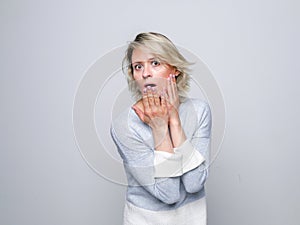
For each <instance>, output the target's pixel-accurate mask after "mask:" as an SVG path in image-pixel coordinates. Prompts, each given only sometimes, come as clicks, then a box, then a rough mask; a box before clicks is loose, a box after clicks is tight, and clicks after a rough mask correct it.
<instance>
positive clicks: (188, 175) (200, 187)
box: [111, 99, 211, 211]
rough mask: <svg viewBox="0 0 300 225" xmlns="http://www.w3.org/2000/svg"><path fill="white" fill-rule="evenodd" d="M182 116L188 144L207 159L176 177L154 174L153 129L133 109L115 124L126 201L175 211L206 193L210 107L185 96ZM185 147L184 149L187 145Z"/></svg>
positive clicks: (113, 131) (149, 208) (114, 134)
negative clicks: (125, 186) (124, 174)
mask: <svg viewBox="0 0 300 225" xmlns="http://www.w3.org/2000/svg"><path fill="white" fill-rule="evenodd" d="M179 115H180V120H181V123H182V127H183V129H184V132H185V135H186V137H187V142H188V143H186V144H185V145H187V146H188V145H190V146H192V148H194V149H195V151H198V152H199V153H200V154H201V156H203V157H204V159H205V161H203V162H202V161H201V164H200V165H197V167H195V168H192V169H190V170H189V171H185V172H184V173H183V174H180V175H175V176H174V175H171V174H170V176H166V177H158V176H156V175H155V173H156V170H157V168H158V166H157V165H154V161H155V157H157V156H156V155H155V149H154V142H153V138H152V132H151V128H150V127H149V126H148V125H146V124H144V123H143V122H142V121H141V120H140V119H139V117H138V116H137V115H136V113H135V112H134V111H133V110H132V109H131V108H128V109H127V110H126V111H124V112H123V113H121V114H120V115H119V116H118V117H117V118H116V119H115V120H114V121H113V123H112V126H111V135H112V138H113V140H114V142H115V144H116V146H117V148H118V152H119V154H120V156H121V157H122V159H123V164H124V168H125V172H126V175H127V179H128V188H127V194H126V200H127V201H128V202H130V203H131V204H133V205H135V206H137V207H139V208H143V209H147V210H152V211H162V210H172V209H176V208H179V207H181V206H183V205H186V204H187V203H190V202H193V201H195V200H198V199H200V198H202V197H204V196H205V191H204V184H205V181H206V178H207V175H208V165H209V144H210V136H211V113H210V108H209V105H208V104H207V103H206V102H203V101H202V100H198V99H185V100H184V101H183V102H182V103H181V104H180V107H179ZM182 148H183V150H182V151H183V152H184V151H185V148H187V147H184V146H183V147H182ZM197 154H198V153H197ZM200 154H199V155H200ZM176 157H177V156H174V157H173V158H169V159H167V160H166V164H165V165H175V164H174V162H178V160H177V159H176ZM168 163H169V164H168ZM172 163H173V164H172Z"/></svg>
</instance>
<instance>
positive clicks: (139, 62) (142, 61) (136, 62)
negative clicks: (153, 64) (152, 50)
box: [131, 57, 156, 64]
mask: <svg viewBox="0 0 300 225" xmlns="http://www.w3.org/2000/svg"><path fill="white" fill-rule="evenodd" d="M154 59H156V58H154V57H152V58H149V59H148V60H146V61H136V62H133V63H131V64H136V63H143V62H149V61H151V60H154Z"/></svg>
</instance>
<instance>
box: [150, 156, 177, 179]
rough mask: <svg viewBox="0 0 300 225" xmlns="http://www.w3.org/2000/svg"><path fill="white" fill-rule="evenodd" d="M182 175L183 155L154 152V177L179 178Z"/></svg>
mask: <svg viewBox="0 0 300 225" xmlns="http://www.w3.org/2000/svg"><path fill="white" fill-rule="evenodd" d="M181 175H182V154H176V153H175V154H174V153H168V152H163V151H155V152H154V177H157V178H158V177H177V176H181Z"/></svg>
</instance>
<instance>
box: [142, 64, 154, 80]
mask: <svg viewBox="0 0 300 225" xmlns="http://www.w3.org/2000/svg"><path fill="white" fill-rule="evenodd" d="M148 77H152V73H151V69H150V68H149V66H148V65H145V66H144V70H143V78H148Z"/></svg>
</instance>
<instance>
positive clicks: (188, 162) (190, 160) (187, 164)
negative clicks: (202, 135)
mask: <svg viewBox="0 0 300 225" xmlns="http://www.w3.org/2000/svg"><path fill="white" fill-rule="evenodd" d="M174 152H175V154H177V153H180V154H182V173H183V174H184V173H186V172H188V171H191V170H192V169H195V168H196V167H198V166H199V165H200V164H202V163H203V162H204V161H205V159H204V157H203V156H202V155H201V153H200V152H198V151H197V150H196V149H195V148H194V146H193V145H192V144H191V142H190V141H189V140H186V141H185V142H184V143H183V144H182V145H180V146H179V147H178V148H174Z"/></svg>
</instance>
